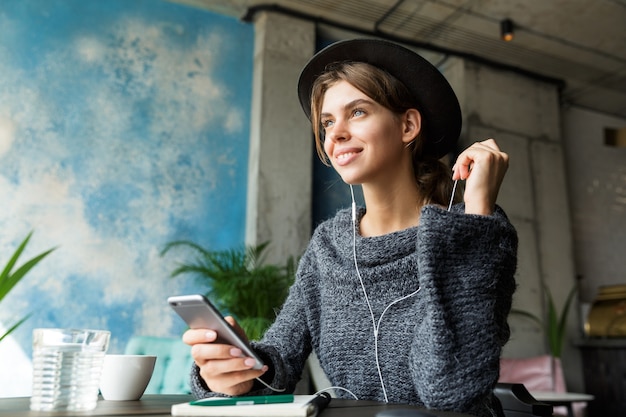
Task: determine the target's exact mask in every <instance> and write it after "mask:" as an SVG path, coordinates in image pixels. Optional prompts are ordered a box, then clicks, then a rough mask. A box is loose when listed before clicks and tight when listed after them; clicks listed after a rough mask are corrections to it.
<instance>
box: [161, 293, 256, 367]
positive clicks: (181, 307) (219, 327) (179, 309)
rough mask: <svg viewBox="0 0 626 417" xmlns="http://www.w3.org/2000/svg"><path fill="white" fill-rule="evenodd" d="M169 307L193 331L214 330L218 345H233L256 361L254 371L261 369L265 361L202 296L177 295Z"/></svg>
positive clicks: (169, 299)
mask: <svg viewBox="0 0 626 417" xmlns="http://www.w3.org/2000/svg"><path fill="white" fill-rule="evenodd" d="M167 302H168V303H169V305H170V306H171V307H172V308H173V309H174V311H175V312H176V313H178V315H179V316H180V317H181V318H182V319H183V320H185V322H186V323H187V325H188V326H189V327H190V328H191V329H212V330H215V331H216V332H217V343H223V344H227V345H233V346H236V347H238V348H239V349H241V351H242V352H243V354H242V356H246V357H250V358H253V359H254V360H255V361H256V365H254V366H253V367H252V368H253V369H261V368H262V367H263V365H264V364H263V361H262V360H261V358H259V356H258V355H257V354H256V353H255V352H254V350H252V348H251V347H250V345H248V343H246V342H245V341H244V340H243V339H242V338H241V337H240V336H239V334H238V333H237V332H236V331H235V329H233V327H232V326H231V325H230V324H228V322H227V321H226V320H224V316H222V314H221V313H220V312H219V311H218V310H217V308H215V306H214V305H213V304H212V303H211V302H210V301H209V300H208V299H207V298H206V297H205V296H204V295H201V294H193V295H177V296H173V297H169V298H168V299H167Z"/></svg>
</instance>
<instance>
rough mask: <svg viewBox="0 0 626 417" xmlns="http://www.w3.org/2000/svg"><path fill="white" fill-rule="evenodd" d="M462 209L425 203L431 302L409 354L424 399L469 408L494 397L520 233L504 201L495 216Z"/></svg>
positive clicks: (421, 244) (426, 287)
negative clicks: (444, 207) (505, 212)
mask: <svg viewBox="0 0 626 417" xmlns="http://www.w3.org/2000/svg"><path fill="white" fill-rule="evenodd" d="M462 209H463V207H462V206H460V207H457V210H456V212H454V211H453V212H448V211H445V210H443V209H440V208H438V207H434V206H427V207H425V208H424V209H423V210H422V217H421V221H420V232H419V234H418V240H417V251H418V254H419V256H418V258H419V263H418V268H419V275H420V285H421V288H422V289H421V291H422V293H421V296H422V297H426V305H428V306H429V307H428V308H427V310H426V313H425V317H424V319H423V320H422V321H421V324H420V326H419V328H418V329H416V333H415V336H414V343H413V351H412V355H411V358H410V361H411V365H412V366H411V368H412V369H413V378H414V381H416V382H415V383H416V390H417V392H418V394H419V396H420V397H421V399H422V400H423V401H424V403H425V405H426V406H428V407H430V408H435V409H448V410H449V409H453V410H463V411H465V412H472V410H473V409H474V408H477V407H484V406H485V405H487V404H486V403H488V402H489V401H492V400H493V399H492V389H493V386H494V385H495V383H496V382H497V379H498V372H499V358H500V353H501V348H502V346H503V345H504V344H505V343H506V341H507V340H508V338H509V334H510V332H509V327H508V325H507V322H506V318H507V315H508V312H509V310H510V308H511V300H512V294H513V292H514V290H515V281H514V273H515V269H516V259H517V234H516V232H515V229H514V228H513V226H512V225H511V224H510V222H509V221H508V219H507V218H506V215H505V214H504V212H503V211H502V210H501V209H500V208H497V209H496V212H495V213H494V214H493V215H491V216H477V215H467V214H463V213H461V211H462ZM474 411H477V410H474Z"/></svg>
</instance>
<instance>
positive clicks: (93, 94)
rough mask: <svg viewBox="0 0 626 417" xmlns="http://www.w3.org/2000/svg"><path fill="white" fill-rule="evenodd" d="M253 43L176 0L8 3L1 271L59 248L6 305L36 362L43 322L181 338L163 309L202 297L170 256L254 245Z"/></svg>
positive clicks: (221, 20) (0, 25) (234, 24)
mask: <svg viewBox="0 0 626 417" xmlns="http://www.w3.org/2000/svg"><path fill="white" fill-rule="evenodd" d="M253 43H254V30H253V27H252V26H251V25H249V24H246V23H243V22H240V21H238V20H237V19H235V18H231V17H225V16H221V15H216V14H212V13H210V12H206V11H203V10H199V9H196V8H192V7H188V6H184V5H179V4H175V3H169V2H166V1H162V0H133V1H127V0H107V1H100V0H2V3H1V5H0V201H1V204H0V266H3V265H4V264H5V263H6V262H7V261H8V258H9V255H10V254H11V253H12V252H13V250H14V249H15V248H16V247H17V245H18V243H19V242H20V241H21V240H22V239H23V238H24V237H25V236H26V235H27V233H28V232H29V231H30V230H34V235H33V238H32V240H31V244H30V245H29V247H28V249H27V251H26V252H25V253H24V259H27V258H29V257H32V256H34V255H36V254H37V253H39V252H41V251H43V250H45V249H48V248H50V247H53V246H58V249H57V250H56V251H55V252H53V253H52V254H51V255H50V256H49V257H48V258H47V259H45V260H44V261H43V262H42V263H41V264H40V265H38V266H37V267H36V268H35V269H34V270H33V271H32V273H30V274H29V275H27V277H26V278H25V279H24V280H23V281H22V282H21V283H20V284H19V285H18V286H17V287H15V289H14V291H13V292H12V293H11V294H9V296H8V298H6V299H5V300H4V301H3V302H2V303H1V304H0V325H1V326H3V327H5V328H6V327H8V326H9V325H10V324H12V323H14V322H15V321H17V320H18V319H19V318H21V317H23V316H24V315H26V314H28V313H32V316H31V317H30V319H29V320H28V321H27V322H26V323H25V324H24V325H23V326H22V327H21V328H20V329H19V330H18V331H17V332H16V333H14V338H13V341H17V343H18V344H19V346H20V347H21V348H22V349H23V351H24V353H25V354H26V355H27V356H28V357H30V344H31V332H32V329H33V328H35V327H57V326H58V327H87V328H105V329H110V330H111V331H112V333H113V339H112V344H111V348H110V350H109V351H110V352H120V351H122V350H123V348H124V345H125V344H126V341H127V340H128V338H129V337H130V336H131V335H134V334H149V335H157V336H159V335H160V336H176V337H178V336H179V335H180V334H181V332H182V330H183V329H184V325H183V323H182V321H181V320H180V319H178V317H177V316H175V315H174V314H173V313H172V312H171V311H170V310H169V307H168V306H167V304H166V303H165V300H166V298H167V296H169V295H172V294H180V293H186V292H193V291H196V290H198V288H197V287H195V286H194V285H195V284H194V282H193V280H191V279H188V280H186V279H183V278H177V279H170V278H169V277H168V276H169V273H170V272H171V271H172V270H173V268H174V267H175V262H176V261H177V260H180V259H181V257H182V254H180V253H175V252H172V253H171V254H168V256H166V257H161V256H159V252H160V251H161V249H162V248H163V246H164V245H165V243H166V242H168V241H171V240H175V239H190V240H193V241H196V242H198V243H200V244H202V245H205V246H207V247H211V248H215V249H225V248H231V247H234V246H238V245H242V244H243V242H244V230H245V205H246V204H245V203H246V201H245V199H246V182H247V163H248V139H249V118H250V114H249V110H250V100H251V85H252V58H253ZM0 330H1V329H0ZM3 343H4V342H3ZM2 371H3V372H4V371H5V369H3V370H2Z"/></svg>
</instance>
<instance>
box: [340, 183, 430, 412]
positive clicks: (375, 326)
mask: <svg viewBox="0 0 626 417" xmlns="http://www.w3.org/2000/svg"><path fill="white" fill-rule="evenodd" d="M350 193H351V195H352V255H353V258H354V268H355V270H356V275H357V277H358V278H359V283H360V284H361V289H362V290H363V295H364V297H365V302H366V304H367V308H368V309H369V312H370V317H371V319H372V328H373V330H374V356H375V359H376V370H377V371H378V378H379V379H380V385H381V387H382V390H383V397H384V398H385V402H389V399H388V398H387V389H386V387H385V381H384V378H383V373H382V369H381V367H380V359H379V356H378V333H379V330H380V323H381V321H382V319H383V316H384V315H385V313H386V312H387V310H389V308H390V307H391V306H393V305H394V304H396V303H398V302H400V301H402V300H406V299H407V298H409V297H412V296H414V295H415V294H417V293H418V292H419V291H420V289H421V287H417V290H415V291H413V292H412V293H410V294H408V295H404V296H402V297H400V298H398V299H397V300H394V301H392V302H391V303H390V304H389V305H388V306H387V307H385V309H384V310H383V312H382V313H381V315H380V317H379V318H378V322H376V317H375V316H374V310H373V309H372V305H371V303H370V300H369V297H368V295H367V290H366V289H365V284H364V283H363V277H361V271H359V264H358V261H357V256H356V229H357V227H356V202H355V200H354V189H353V188H352V184H350ZM353 395H354V394H353Z"/></svg>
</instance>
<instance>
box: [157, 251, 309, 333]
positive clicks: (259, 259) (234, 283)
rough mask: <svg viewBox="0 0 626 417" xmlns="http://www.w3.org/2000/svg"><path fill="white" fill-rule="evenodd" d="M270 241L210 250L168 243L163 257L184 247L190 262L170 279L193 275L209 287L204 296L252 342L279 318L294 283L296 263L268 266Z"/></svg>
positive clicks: (183, 265) (181, 265)
mask: <svg viewBox="0 0 626 417" xmlns="http://www.w3.org/2000/svg"><path fill="white" fill-rule="evenodd" d="M268 247H269V242H263V243H261V244H259V245H257V246H248V247H245V246H241V247H238V248H233V249H229V250H223V251H211V250H208V249H205V248H203V247H202V246H200V245H198V244H196V243H194V242H190V241H184V240H183V241H174V242H170V243H168V244H167V245H166V246H165V248H164V249H163V251H161V255H165V254H166V253H168V252H169V251H170V250H172V249H174V248H182V249H183V250H185V251H186V252H187V255H188V257H189V258H191V260H185V261H184V262H180V263H179V264H178V266H177V267H176V268H175V269H174V271H172V273H171V274H170V277H172V278H174V277H178V276H180V275H190V276H192V277H193V279H195V280H196V281H197V282H198V283H199V284H201V285H204V286H206V287H207V290H206V293H205V295H206V296H207V297H208V298H209V299H211V300H212V301H213V303H214V304H215V305H216V307H217V308H218V309H219V310H220V311H222V313H223V314H230V315H232V316H233V317H235V319H237V321H238V322H239V324H240V325H241V327H242V328H243V329H244V330H245V331H246V334H247V335H248V337H249V338H250V339H251V340H256V339H260V338H261V336H262V335H263V334H264V333H265V330H266V329H267V328H268V327H269V325H270V324H271V323H273V321H274V319H275V318H276V313H277V310H278V308H280V307H281V306H282V304H283V302H284V300H285V299H286V298H287V294H288V292H289V288H290V287H291V284H292V283H293V281H294V277H295V271H296V264H297V262H296V261H295V260H294V259H293V258H289V259H288V260H287V262H286V264H285V265H271V264H266V263H265V259H266V253H267V252H266V251H267V248H268Z"/></svg>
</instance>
